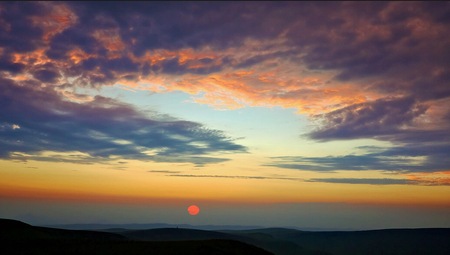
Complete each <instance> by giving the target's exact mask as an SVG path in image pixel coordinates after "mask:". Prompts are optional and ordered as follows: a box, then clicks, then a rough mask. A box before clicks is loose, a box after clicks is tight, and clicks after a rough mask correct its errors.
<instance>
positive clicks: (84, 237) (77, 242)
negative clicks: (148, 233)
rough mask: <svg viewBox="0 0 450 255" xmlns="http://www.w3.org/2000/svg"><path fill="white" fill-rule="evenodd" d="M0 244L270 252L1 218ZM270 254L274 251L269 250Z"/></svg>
mask: <svg viewBox="0 0 450 255" xmlns="http://www.w3.org/2000/svg"><path fill="white" fill-rule="evenodd" d="M0 245H1V247H2V250H4V251H8V254H11V255H15V254H23V255H37V254H96V255H103V254H121V255H132V254H133V255H134V254H136V255H137V254H156V255H158V254H161V255H162V254H164V255H175V254H185V255H190V254H200V255H206V254H208V255H210V254H218V255H232V254H236V255H247V254H249V255H253V254H254V255H271V254H272V253H270V252H268V251H265V250H263V249H261V248H258V247H255V246H252V245H249V244H246V243H242V242H239V241H235V240H199V241H165V242H149V241H138V240H130V239H128V238H126V237H125V236H122V235H120V234H114V233H105V232H96V231H73V230H61V229H51V228H43V227H33V226H30V225H28V224H25V223H22V222H19V221H13V220H4V219H0ZM272 255H273V254H272Z"/></svg>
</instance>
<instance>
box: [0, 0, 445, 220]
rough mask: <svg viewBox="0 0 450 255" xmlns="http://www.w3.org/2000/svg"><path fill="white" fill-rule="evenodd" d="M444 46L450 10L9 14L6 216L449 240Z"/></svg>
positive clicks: (4, 62)
mask: <svg viewBox="0 0 450 255" xmlns="http://www.w3.org/2000/svg"><path fill="white" fill-rule="evenodd" d="M449 31H450V4H449V2H374V3H371V2H364V3H359V2H223V3H216V2H111V3H105V2H56V3H54V2H1V3H0V177H1V178H0V218H11V219H17V220H22V221H25V222H27V223H30V224H36V225H39V224H41V225H42V224H68V223H119V224H123V223H169V224H192V225H208V224H209V225H254V226H265V227H277V226H278V227H281V226H288V227H296V228H324V229H326V228H336V229H380V228H424V227H447V228H448V227H450V156H449V155H450V33H449ZM190 205H197V206H198V207H199V209H200V212H199V213H198V214H197V215H190V214H189V213H188V211H187V208H188V207H189V206H190Z"/></svg>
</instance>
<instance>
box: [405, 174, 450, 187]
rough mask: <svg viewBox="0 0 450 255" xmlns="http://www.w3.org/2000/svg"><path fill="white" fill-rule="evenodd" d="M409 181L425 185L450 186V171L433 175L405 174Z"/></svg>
mask: <svg viewBox="0 0 450 255" xmlns="http://www.w3.org/2000/svg"><path fill="white" fill-rule="evenodd" d="M403 176H405V177H407V178H408V179H409V180H413V181H417V182H419V183H421V184H423V185H430V186H436V185H450V171H439V172H433V173H414V174H403Z"/></svg>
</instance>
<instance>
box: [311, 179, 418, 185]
mask: <svg viewBox="0 0 450 255" xmlns="http://www.w3.org/2000/svg"><path fill="white" fill-rule="evenodd" d="M306 182H325V183H343V184H370V185H405V184H406V185H417V184H418V182H417V181H413V180H407V179H388V178H384V179H370V178H361V179H358V178H315V179H309V180H307V181H306Z"/></svg>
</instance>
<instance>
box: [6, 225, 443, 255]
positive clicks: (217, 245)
mask: <svg viewBox="0 0 450 255" xmlns="http://www.w3.org/2000/svg"><path fill="white" fill-rule="evenodd" d="M0 229H1V231H0V240H1V242H2V247H17V249H16V251H17V252H16V253H9V254H61V253H64V254H125V255H127V254H144V253H145V252H143V251H149V252H148V253H149V254H168V255H170V254H263V255H264V254H275V255H344V254H346V255H347V254H351V255H372V254H385V255H394V254H395V255H419V254H420V255H422V254H427V255H448V254H450V241H449V240H450V229H448V228H434V229H385V230H369V231H332V232H325V231H322V232H312V231H300V230H295V229H289V228H264V229H251V230H221V231H207V230H198V229H185V228H159V229H145V230H132V229H124V228H114V229H104V230H101V231H100V230H99V231H88V230H64V229H54V228H45V227H33V226H31V225H28V224H25V223H23V222H19V221H13V220H1V219H0ZM49 247H53V248H49ZM67 247H72V248H73V247H82V248H76V249H75V248H73V249H72V248H71V250H67ZM83 247H84V248H83ZM258 247H259V248H258ZM34 251H41V252H42V253H36V252H34ZM93 251H94V253H92V252H93ZM97 251H99V252H97ZM150 251H151V252H150ZM193 251H196V252H194V253H191V252H193ZM33 252H34V253H33ZM102 252H103V253H102ZM270 252H271V253H270Z"/></svg>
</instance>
